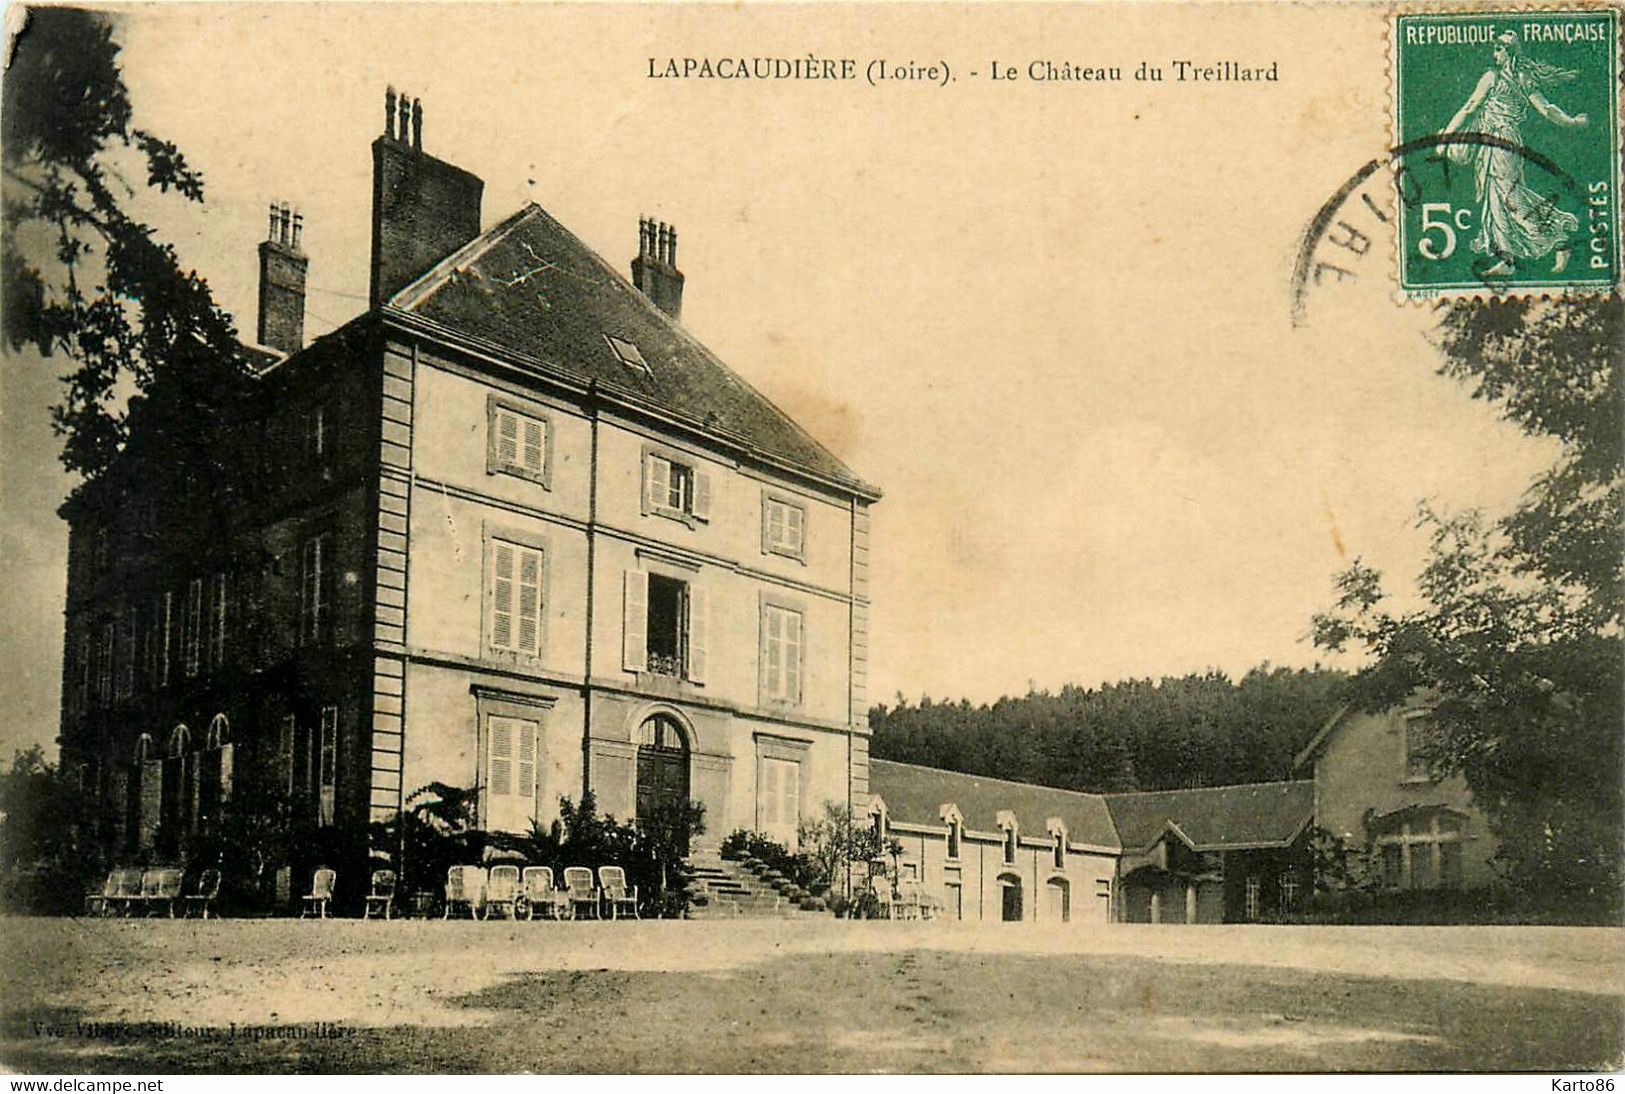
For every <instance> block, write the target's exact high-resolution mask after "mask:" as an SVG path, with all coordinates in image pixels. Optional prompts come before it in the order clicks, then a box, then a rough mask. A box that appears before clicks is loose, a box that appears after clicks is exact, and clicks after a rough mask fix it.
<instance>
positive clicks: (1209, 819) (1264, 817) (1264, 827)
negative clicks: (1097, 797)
mask: <svg viewBox="0 0 1625 1094" xmlns="http://www.w3.org/2000/svg"><path fill="white" fill-rule="evenodd" d="M1105 798H1106V806H1107V808H1108V809H1110V810H1111V816H1112V823H1113V824H1114V825H1115V826H1116V828H1117V834H1118V836H1119V838H1121V840H1122V843H1123V846H1124V847H1125V848H1127V849H1130V850H1143V849H1145V848H1147V847H1150V846H1151V845H1152V844H1154V843H1156V842H1157V840H1158V839H1160V838H1162V835H1163V833H1164V832H1166V831H1169V830H1170V828H1172V830H1173V831H1174V833H1175V834H1176V835H1177V836H1178V837H1179V838H1181V839H1182V840H1184V842H1185V843H1186V844H1188V845H1189V846H1190V847H1191V848H1192V849H1193V850H1196V851H1235V850H1243V849H1246V848H1250V847H1285V846H1287V845H1288V844H1290V843H1292V841H1293V840H1295V839H1297V838H1298V836H1299V835H1300V834H1301V833H1302V832H1303V830H1304V828H1305V827H1307V826H1308V825H1309V823H1310V822H1311V821H1312V820H1313V819H1314V813H1315V784H1314V783H1313V782H1310V781H1307V780H1305V781H1300V782H1276V783H1243V784H1241V785H1238V786H1210V787H1203V788H1200V789H1196V790H1152V791H1146V792H1143V793H1135V794H1107V795H1106V796H1105Z"/></svg>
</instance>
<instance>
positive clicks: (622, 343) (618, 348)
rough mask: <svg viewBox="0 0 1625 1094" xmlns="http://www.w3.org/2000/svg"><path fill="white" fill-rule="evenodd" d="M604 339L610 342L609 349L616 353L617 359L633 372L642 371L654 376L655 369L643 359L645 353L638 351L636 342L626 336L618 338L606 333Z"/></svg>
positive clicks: (646, 374)
mask: <svg viewBox="0 0 1625 1094" xmlns="http://www.w3.org/2000/svg"><path fill="white" fill-rule="evenodd" d="M604 341H605V342H607V343H608V344H609V351H610V352H611V353H613V354H614V355H615V360H617V361H619V362H620V363H621V364H623V365H625V366H626V367H627V368H629V369H631V370H632V371H633V372H641V373H642V374H643V375H645V376H648V377H651V378H652V377H653V376H654V370H653V369H651V368H650V367H649V362H647V361H645V360H644V359H643V354H642V353H641V352H639V351H638V347H637V345H636V344H634V343H632V342H629V341H627V340H626V339H625V338H617V337H615V335H613V334H606V335H604Z"/></svg>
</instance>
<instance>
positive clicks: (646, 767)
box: [637, 714, 689, 819]
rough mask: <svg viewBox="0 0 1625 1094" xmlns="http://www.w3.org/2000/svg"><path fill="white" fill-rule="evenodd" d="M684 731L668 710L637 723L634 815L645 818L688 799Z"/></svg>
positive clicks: (687, 753)
mask: <svg viewBox="0 0 1625 1094" xmlns="http://www.w3.org/2000/svg"><path fill="white" fill-rule="evenodd" d="M688 756H689V743H688V732H687V730H685V729H684V728H683V724H682V723H681V722H679V721H678V720H677V719H676V718H674V717H672V716H671V715H669V714H656V715H654V716H653V717H651V718H647V719H645V720H644V722H643V724H642V725H640V726H638V796H637V816H638V817H639V818H640V819H643V818H648V817H651V816H653V815H654V814H656V813H658V812H660V811H661V810H662V809H664V808H669V807H672V806H681V805H683V804H685V803H686V802H687V801H688Z"/></svg>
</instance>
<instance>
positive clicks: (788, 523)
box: [784, 505, 806, 555]
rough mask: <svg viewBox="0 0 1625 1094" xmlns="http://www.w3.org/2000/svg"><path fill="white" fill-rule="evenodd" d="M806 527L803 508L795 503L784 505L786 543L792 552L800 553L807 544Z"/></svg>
mask: <svg viewBox="0 0 1625 1094" xmlns="http://www.w3.org/2000/svg"><path fill="white" fill-rule="evenodd" d="M805 534H806V529H805V527H804V521H803V518H802V514H801V509H800V508H799V507H797V506H794V505H786V506H785V507H784V545H785V546H786V547H787V548H789V550H790V551H791V553H792V554H796V555H800V554H801V553H802V548H803V546H804V544H805V540H804V538H803V537H804V536H805Z"/></svg>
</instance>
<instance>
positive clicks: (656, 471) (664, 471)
mask: <svg viewBox="0 0 1625 1094" xmlns="http://www.w3.org/2000/svg"><path fill="white" fill-rule="evenodd" d="M643 486H644V496H643V504H644V508H645V509H668V508H670V507H671V463H670V462H669V461H667V460H664V459H661V458H660V457H659V456H649V457H647V458H646V459H645V461H644V472H643Z"/></svg>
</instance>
